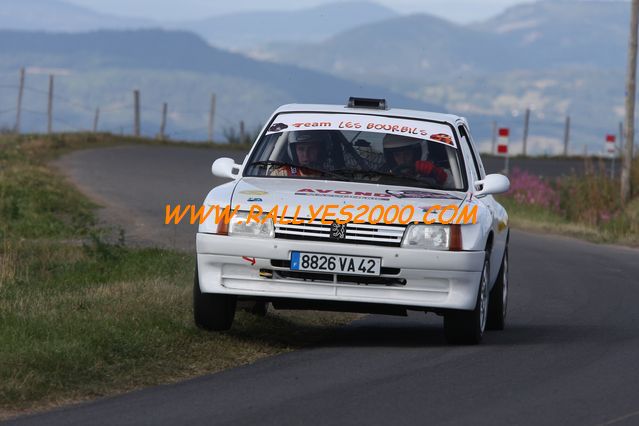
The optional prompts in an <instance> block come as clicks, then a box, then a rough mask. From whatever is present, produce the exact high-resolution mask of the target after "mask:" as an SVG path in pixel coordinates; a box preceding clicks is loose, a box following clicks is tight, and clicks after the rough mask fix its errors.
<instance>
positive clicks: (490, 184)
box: [473, 174, 510, 197]
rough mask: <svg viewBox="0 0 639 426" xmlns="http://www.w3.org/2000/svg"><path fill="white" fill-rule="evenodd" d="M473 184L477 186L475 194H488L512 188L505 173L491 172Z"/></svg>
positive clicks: (477, 195)
mask: <svg viewBox="0 0 639 426" xmlns="http://www.w3.org/2000/svg"><path fill="white" fill-rule="evenodd" d="M473 186H474V187H475V196H476V197H479V196H480V195H488V194H500V193H502V192H506V191H508V190H509V189H510V180H508V178H507V177H506V176H504V175H499V174H491V175H486V177H485V178H483V179H482V180H478V181H476V182H475V183H474V184H473Z"/></svg>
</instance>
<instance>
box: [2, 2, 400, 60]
mask: <svg viewBox="0 0 639 426" xmlns="http://www.w3.org/2000/svg"><path fill="white" fill-rule="evenodd" d="M396 15H397V14H396V13H395V12H394V11H392V10H391V9H389V8H386V7H384V6H380V5H378V4H376V3H373V2H371V1H364V0H354V1H349V2H343V3H330V4H323V5H320V6H316V7H311V8H305V9H298V10H278V11H255V12H244V13H232V14H223V15H219V16H213V17H206V18H202V19H198V20H192V21H184V22H154V21H152V20H145V19H135V18H127V17H119V16H114V15H108V14H104V13H99V12H96V11H94V10H92V9H90V8H86V7H81V6H77V5H75V4H72V3H69V2H66V1H64V0H2V1H1V6H0V29H5V30H6V29H9V30H23V31H55V32H86V31H95V30H108V29H131V30H135V29H141V28H165V29H173V30H176V29H177V30H185V31H191V32H194V33H196V34H198V35H200V36H201V37H203V38H204V39H205V40H207V41H208V42H209V43H211V44H213V45H215V46H217V47H222V48H226V49H229V48H231V49H236V50H238V49H244V50H246V49H253V50H257V48H258V46H261V45H262V44H265V43H271V42H290V41H291V40H295V41H298V42H315V41H320V40H324V39H326V38H328V37H330V36H332V35H335V34H337V33H339V32H341V31H344V30H347V29H349V28H353V27H356V26H359V25H363V24H368V23H372V22H377V21H381V20H384V19H388V18H391V17H393V16H396Z"/></svg>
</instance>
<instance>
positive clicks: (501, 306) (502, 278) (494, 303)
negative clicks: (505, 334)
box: [486, 246, 508, 330]
mask: <svg viewBox="0 0 639 426" xmlns="http://www.w3.org/2000/svg"><path fill="white" fill-rule="evenodd" d="M507 310H508V246H506V250H505V251H504V259H503V260H502V261H501V268H500V269H499V276H498V277H497V282H496V283H495V285H494V286H493V289H492V290H491V291H490V299H489V300H488V321H487V322H486V327H488V329H489V330H503V329H504V327H505V326H506V313H507Z"/></svg>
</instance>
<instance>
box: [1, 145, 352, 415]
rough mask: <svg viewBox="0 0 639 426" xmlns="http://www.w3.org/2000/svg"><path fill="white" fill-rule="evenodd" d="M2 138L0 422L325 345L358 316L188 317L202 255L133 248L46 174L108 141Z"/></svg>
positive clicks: (80, 198)
mask: <svg viewBox="0 0 639 426" xmlns="http://www.w3.org/2000/svg"><path fill="white" fill-rule="evenodd" d="M83 137H84V138H86V135H85V136H80V135H62V136H55V137H53V138H43V137H35V136H33V137H31V136H29V137H22V138H12V137H10V136H4V137H2V138H1V139H0V419H2V418H7V417H9V416H12V415H16V414H19V413H22V412H26V411H32V410H37V409H43V408H48V407H53V406H57V405H60V404H64V403H69V402H73V401H80V400H84V399H89V398H93V397H97V396H104V395H110V394H113V393H118V392H122V391H126V390H131V389H135V388H139V387H142V386H148V385H154V384H159V383H167V382H173V381H177V380H181V379H186V378H189V377H193V376H196V375H200V374H204V373H209V372H215V371H219V370H221V369H224V368H228V367H233V366H237V365H241V364H245V363H250V362H253V361H255V360H256V359H259V358H261V357H264V356H268V355H273V354H277V353H281V352H284V351H289V350H293V349H296V348H299V347H303V346H306V345H309V344H312V343H314V342H317V341H319V340H320V339H323V338H326V337H327V336H328V335H330V333H331V332H333V331H335V329H336V326H338V325H341V324H345V323H347V322H349V321H350V320H352V319H353V318H354V317H355V316H353V315H344V314H328V313H315V312H313V313H300V314H297V313H274V314H273V313H270V314H269V315H268V316H267V317H266V318H260V317H257V316H254V315H251V314H249V313H247V312H242V311H240V312H238V315H237V317H236V323H235V324H234V328H233V330H232V331H230V332H226V333H208V332H204V331H201V330H199V329H197V328H196V327H195V326H194V324H193V320H192V312H191V288H192V283H193V266H194V258H193V256H192V255H187V254H184V253H180V252H174V251H168V250H160V249H153V248H145V249H141V248H130V247H127V246H126V245H125V244H124V239H125V238H124V237H125V236H124V235H122V234H121V233H119V232H118V231H117V230H110V229H100V228H97V227H96V226H95V224H94V223H95V216H94V209H95V207H96V206H95V205H94V204H93V203H91V202H90V201H88V200H87V199H86V198H85V197H84V196H83V195H82V194H80V193H79V192H78V191H77V190H76V189H75V188H74V187H73V186H71V185H70V184H69V183H68V182H67V181H66V180H65V179H64V178H63V177H61V176H60V175H58V174H56V173H55V172H54V171H53V170H51V169H50V168H48V167H47V161H48V160H50V159H52V158H55V156H56V155H59V154H60V153H63V152H67V151H69V150H71V149H80V148H85V147H88V146H91V147H93V146H106V145H109V144H118V143H123V142H128V143H131V142H136V143H155V142H151V141H143V140H134V141H131V140H125V141H122V140H119V139H118V138H113V137H110V136H105V137H98V138H97V139H95V140H90V141H89V140H86V139H83Z"/></svg>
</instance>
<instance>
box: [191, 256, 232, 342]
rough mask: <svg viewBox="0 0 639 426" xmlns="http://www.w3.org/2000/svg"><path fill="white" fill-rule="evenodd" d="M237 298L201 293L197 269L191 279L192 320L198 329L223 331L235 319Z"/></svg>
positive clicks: (229, 326)
mask: <svg viewBox="0 0 639 426" xmlns="http://www.w3.org/2000/svg"><path fill="white" fill-rule="evenodd" d="M236 304H237V297H236V296H233V295H229V294H216V293H202V292H201V291H200V280H199V277H198V271H197V267H196V268H195V278H194V279H193V319H194V320H195V325H197V326H198V327H199V328H202V329H205V330H211V331H224V330H228V329H230V328H231V326H232V325H233V319H234V318H235V307H236Z"/></svg>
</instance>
